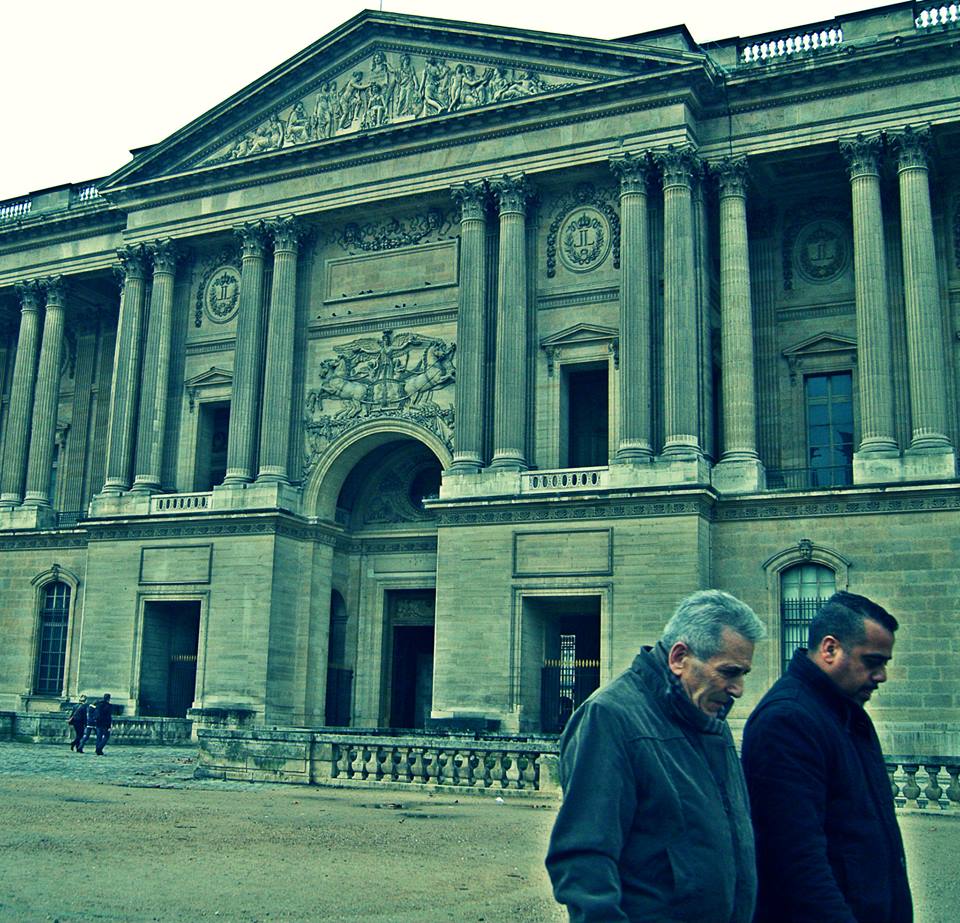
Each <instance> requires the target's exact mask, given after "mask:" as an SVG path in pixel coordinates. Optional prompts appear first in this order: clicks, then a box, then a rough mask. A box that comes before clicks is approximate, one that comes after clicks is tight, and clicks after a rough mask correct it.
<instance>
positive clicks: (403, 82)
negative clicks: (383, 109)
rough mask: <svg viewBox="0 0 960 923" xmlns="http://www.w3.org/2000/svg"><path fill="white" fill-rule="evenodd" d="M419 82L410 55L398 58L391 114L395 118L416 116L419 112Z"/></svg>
mask: <svg viewBox="0 0 960 923" xmlns="http://www.w3.org/2000/svg"><path fill="white" fill-rule="evenodd" d="M418 87H419V80H418V79H417V72H416V70H415V69H414V66H413V62H412V61H411V60H410V55H408V54H405V55H402V56H401V58H400V67H399V69H398V70H397V77H396V83H395V85H394V100H393V114H394V115H396V116H402V115H416V114H417V113H418V112H419V111H420V95H419V90H418Z"/></svg>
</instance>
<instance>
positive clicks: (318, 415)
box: [304, 330, 456, 468]
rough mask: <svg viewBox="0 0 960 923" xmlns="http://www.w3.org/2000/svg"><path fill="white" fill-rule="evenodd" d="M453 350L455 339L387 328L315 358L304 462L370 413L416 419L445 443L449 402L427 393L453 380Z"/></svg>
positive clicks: (307, 407)
mask: <svg viewBox="0 0 960 923" xmlns="http://www.w3.org/2000/svg"><path fill="white" fill-rule="evenodd" d="M455 351H456V344H454V343H446V342H445V341H444V340H441V339H437V338H436V337H431V336H427V335H425V334H421V333H400V334H396V335H394V333H393V331H392V330H384V331H383V334H382V335H381V336H380V338H379V339H373V338H363V339H359V340H353V341H352V342H350V343H347V344H346V345H344V346H338V347H335V348H334V353H335V354H336V356H335V358H327V359H324V360H323V361H322V362H321V363H320V369H319V387H317V388H314V389H312V390H310V391H309V392H308V393H307V396H306V401H305V407H304V427H305V434H306V447H305V449H306V467H307V468H310V467H312V465H313V463H314V462H315V461H316V459H317V458H318V457H319V455H320V453H321V452H322V451H323V449H324V448H325V447H326V446H327V445H329V444H330V443H331V442H333V440H335V439H336V438H337V437H339V436H340V435H341V434H342V433H344V432H346V431H347V430H348V429H350V428H351V427H353V426H356V425H359V424H361V423H365V422H367V421H368V420H370V419H375V418H382V417H390V418H394V419H402V420H408V421H410V422H413V423H417V424H419V425H421V426H424V427H426V428H427V429H429V430H430V431H431V432H432V433H434V434H435V435H436V436H439V437H440V438H441V439H442V440H443V441H444V442H445V443H446V444H447V445H448V446H450V445H451V444H452V434H453V408H452V407H449V406H446V407H443V406H440V405H439V404H437V403H436V402H435V401H434V400H433V399H432V393H433V392H435V391H438V390H441V389H443V388H445V387H446V386H447V385H449V384H451V383H452V382H453V380H454V377H455V374H456V369H455V367H454V363H453V355H454V352H455Z"/></svg>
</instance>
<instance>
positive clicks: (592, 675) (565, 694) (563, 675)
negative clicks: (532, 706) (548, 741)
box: [540, 658, 600, 734]
mask: <svg viewBox="0 0 960 923" xmlns="http://www.w3.org/2000/svg"><path fill="white" fill-rule="evenodd" d="M599 685H600V661H599V660H574V661H570V660H567V659H566V658H560V659H557V660H545V661H544V662H543V668H542V670H541V671H540V728H541V730H542V731H543V732H544V733H545V734H559V733H560V732H561V731H562V730H563V729H564V727H566V724H567V721H569V720H570V716H571V715H572V714H573V710H574V709H575V708H576V707H577V706H578V705H580V704H581V703H582V702H584V701H585V700H586V699H587V698H588V696H589V695H590V693H591V692H593V691H594V689H596V688H597V686H599Z"/></svg>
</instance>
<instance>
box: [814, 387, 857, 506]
mask: <svg viewBox="0 0 960 923" xmlns="http://www.w3.org/2000/svg"><path fill="white" fill-rule="evenodd" d="M804 394H805V398H806V410H807V468H808V469H809V472H810V483H809V486H810V487H834V486H840V485H843V484H850V483H852V481H853V376H852V375H851V373H850V372H831V373H829V374H826V375H808V376H807V377H806V378H805V379H804Z"/></svg>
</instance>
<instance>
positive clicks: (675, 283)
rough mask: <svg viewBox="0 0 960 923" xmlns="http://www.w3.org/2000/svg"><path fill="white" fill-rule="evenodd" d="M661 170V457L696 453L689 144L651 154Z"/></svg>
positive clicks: (692, 160)
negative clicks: (662, 423)
mask: <svg viewBox="0 0 960 923" xmlns="http://www.w3.org/2000/svg"><path fill="white" fill-rule="evenodd" d="M654 159H655V161H656V162H657V164H658V165H659V166H660V167H661V169H662V170H663V258H664V267H663V328H664V330H663V380H664V387H663V402H664V407H663V417H664V443H663V454H664V455H685V456H690V455H700V443H699V439H698V437H697V431H698V428H699V412H698V411H699V408H698V405H699V397H700V395H699V388H698V386H697V335H698V333H697V304H696V287H695V286H696V281H695V279H694V258H693V243H694V242H693V227H692V223H693V220H692V219H693V213H692V207H691V206H692V197H691V182H692V178H693V171H694V169H695V167H696V163H697V158H696V155H695V154H694V152H693V150H692V148H689V147H680V148H675V147H673V146H672V145H671V146H670V147H669V148H667V150H665V151H659V152H657V153H656V154H655V155H654Z"/></svg>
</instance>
